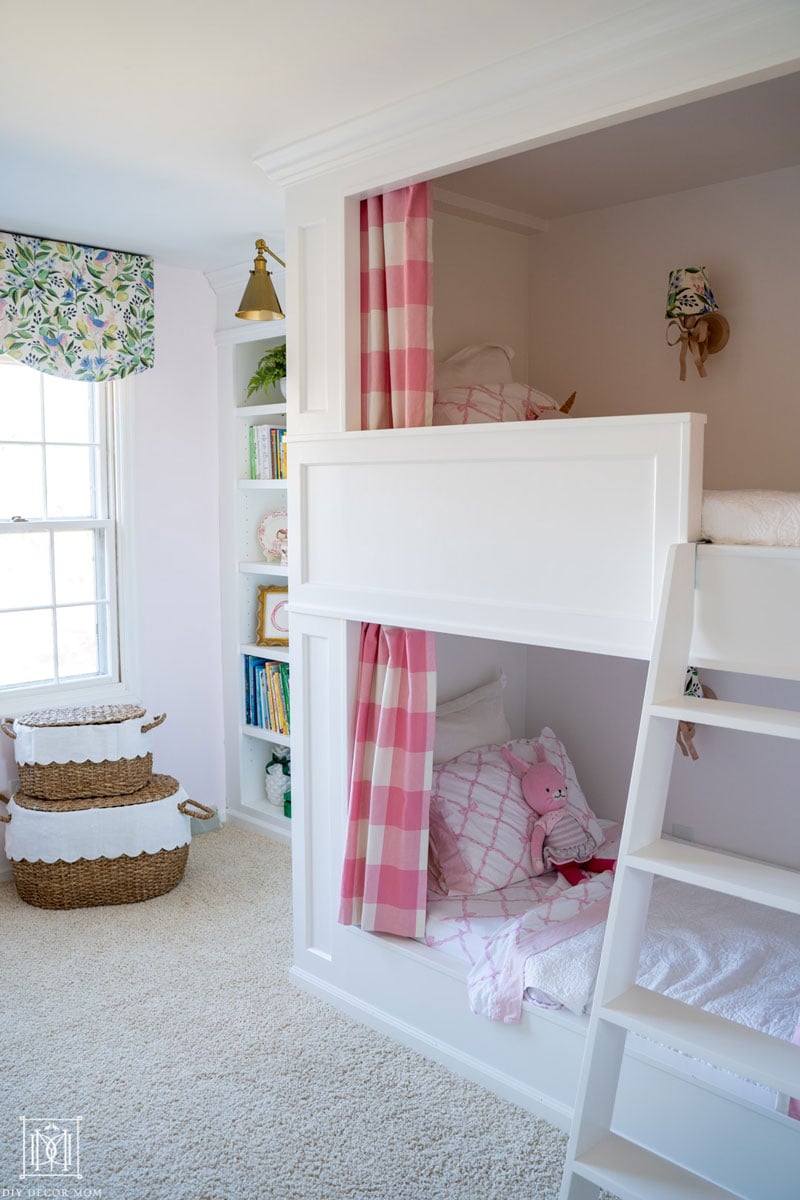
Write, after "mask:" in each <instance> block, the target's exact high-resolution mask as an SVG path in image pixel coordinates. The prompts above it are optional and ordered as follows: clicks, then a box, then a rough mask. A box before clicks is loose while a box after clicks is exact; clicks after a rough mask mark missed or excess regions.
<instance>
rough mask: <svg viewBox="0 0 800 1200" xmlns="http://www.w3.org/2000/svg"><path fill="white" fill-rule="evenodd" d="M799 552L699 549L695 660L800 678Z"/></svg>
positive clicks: (758, 548) (700, 663)
mask: <svg viewBox="0 0 800 1200" xmlns="http://www.w3.org/2000/svg"><path fill="white" fill-rule="evenodd" d="M798 613H800V550H787V549H780V548H772V547H762V546H698V548H697V590H696V601H695V625H694V636H693V639H692V648H691V661H692V662H693V663H696V664H697V666H700V667H718V668H722V669H727V670H731V671H740V672H742V673H743V674H751V675H771V676H773V677H775V678H776V679H800V638H797V637H796V636H787V633H788V631H793V630H795V629H796V626H797V614H798Z"/></svg>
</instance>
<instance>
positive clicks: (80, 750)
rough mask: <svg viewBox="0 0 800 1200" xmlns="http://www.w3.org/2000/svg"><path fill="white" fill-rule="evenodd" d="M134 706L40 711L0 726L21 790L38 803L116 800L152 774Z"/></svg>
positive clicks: (145, 727)
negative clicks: (10, 748) (86, 798)
mask: <svg viewBox="0 0 800 1200" xmlns="http://www.w3.org/2000/svg"><path fill="white" fill-rule="evenodd" d="M145 717H146V711H145V709H144V708H142V707H140V706H139V705H136V704H105V705H84V706H77V707H72V708H50V709H41V710H39V711H37V712H29V713H24V714H23V715H22V716H19V717H17V718H16V719H15V720H14V721H13V722H12V721H11V720H10V719H9V721H7V722H4V723H3V725H2V728H3V730H4V732H5V733H6V734H7V735H8V736H9V737H13V738H14V756H15V758H16V762H17V767H18V770H19V779H20V785H21V788H22V791H23V792H24V793H25V794H27V795H29V796H38V797H39V798H40V799H42V800H70V799H73V798H77V797H81V796H122V795H127V794H129V793H131V792H135V791H137V790H138V789H139V788H142V787H144V786H145V785H146V784H147V783H148V781H149V780H150V778H151V776H152V772H153V754H152V749H151V738H150V730H151V729H152V728H155V725H157V724H160V723H161V721H162V720H163V719H164V718H163V717H161V718H157V719H156V721H155V722H150V723H149V724H143V720H144V718H145Z"/></svg>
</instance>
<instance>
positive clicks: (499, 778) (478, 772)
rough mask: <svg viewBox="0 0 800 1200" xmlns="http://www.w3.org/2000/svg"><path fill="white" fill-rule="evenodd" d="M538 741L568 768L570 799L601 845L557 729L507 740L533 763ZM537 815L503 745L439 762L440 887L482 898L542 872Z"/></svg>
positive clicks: (435, 819) (434, 829)
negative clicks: (535, 854)
mask: <svg viewBox="0 0 800 1200" xmlns="http://www.w3.org/2000/svg"><path fill="white" fill-rule="evenodd" d="M536 741H539V742H540V743H541V745H542V746H543V747H544V751H545V754H546V755H547V758H548V759H549V761H550V762H552V763H553V765H554V766H556V767H558V769H559V770H560V771H562V772H563V774H564V777H565V779H566V781H567V790H568V794H569V802H570V804H571V805H574V806H575V807H576V808H582V809H584V810H585V811H586V813H587V814H588V816H589V825H590V829H591V830H592V831H593V832H596V834H597V837H598V845H599V843H600V842H602V840H603V832H602V829H601V828H600V826H599V824H598V823H597V819H596V817H595V816H594V813H592V811H591V809H590V808H589V806H588V804H587V803H586V797H585V796H584V794H583V792H582V791H581V788H580V785H579V784H578V780H577V778H576V776H575V768H574V767H573V765H572V763H571V762H570V760H569V757H568V755H567V752H566V750H565V749H564V745H563V743H562V742H561V741H559V739H558V738H557V737H556V735H555V734H554V733H553V731H552V729H547V728H545V729H543V730H542V732H541V734H540V736H539V738H538V739H536V740H533V739H529V738H522V739H518V740H515V741H511V742H508V743H506V744H507V745H508V747H509V749H510V750H511V751H512V752H513V753H514V754H515V755H516V757H517V758H520V759H522V760H523V761H525V762H531V763H533V762H535V761H536V749H535V747H536ZM534 819H535V818H534V815H533V812H532V811H531V809H530V808H528V805H527V804H526V803H525V801H524V799H523V798H522V787H521V784H520V778H519V776H518V775H516V774H515V773H514V772H513V771H512V770H511V768H510V767H509V765H508V763H507V762H506V760H505V758H504V757H503V755H502V752H501V747H500V746H480V747H478V748H477V749H476V750H467V751H466V752H465V753H464V754H459V756H458V758H453V759H451V760H450V762H447V763H442V765H441V766H439V767H434V769H433V784H432V787H431V814H430V836H431V840H432V842H433V844H434V850H435V857H436V859H437V860H438V875H439V878H438V880H437V882H438V884H439V889H441V890H442V891H447V892H448V893H449V894H450V895H451V896H478V895H480V894H481V893H482V892H493V891H496V890H497V889H498V888H502V887H507V886H508V885H509V884H511V883H518V882H519V881H520V880H523V879H530V878H531V877H532V876H533V875H534V874H535V872H534V869H533V863H532V862H531V849H530V838H531V829H532V827H533V822H534ZM595 826H596V831H595ZM439 889H437V890H439Z"/></svg>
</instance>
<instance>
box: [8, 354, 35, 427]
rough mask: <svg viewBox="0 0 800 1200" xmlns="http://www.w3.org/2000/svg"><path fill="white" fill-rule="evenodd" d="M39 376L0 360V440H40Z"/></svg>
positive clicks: (24, 368)
mask: <svg viewBox="0 0 800 1200" xmlns="http://www.w3.org/2000/svg"><path fill="white" fill-rule="evenodd" d="M40 380H41V375H40V374H39V373H38V371H32V370H31V368H30V367H23V366H21V365H19V364H17V363H14V364H13V365H12V364H10V363H9V362H8V361H7V360H6V361H5V362H3V363H0V441H2V442H39V441H41V440H42V406H41V404H40V401H39V384H40Z"/></svg>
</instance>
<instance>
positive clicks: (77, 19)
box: [0, 0, 642, 270]
mask: <svg viewBox="0 0 800 1200" xmlns="http://www.w3.org/2000/svg"><path fill="white" fill-rule="evenodd" d="M641 5H642V0H491V3H490V2H489V0H402V3H400V0H280V2H278V0H225V3H222V2H221V0H136V3H125V2H124V0H123V2H118V3H116V4H109V3H108V0H70V2H69V3H55V0H24V2H22V0H0V18H2V30H3V55H2V68H1V69H0V228H3V229H8V230H14V231H17V232H27V233H34V234H40V235H44V236H54V237H63V238H67V239H69V240H73V241H82V242H88V243H92V244H95V245H103V246H109V247H114V248H121V249H130V250H136V251H140V252H145V253H150V254H153V255H154V256H155V257H156V258H158V259H159V260H161V261H164V262H168V263H173V264H176V265H182V266H190V267H198V268H201V269H204V270H207V269H213V268H215V267H220V266H225V265H228V264H232V263H239V262H242V261H243V260H245V259H246V258H248V257H250V256H251V254H252V243H253V240H254V239H255V237H257V236H265V237H267V239H268V240H270V241H271V242H272V243H273V244H275V245H276V246H279V245H280V242H281V231H282V227H283V203H282V198H281V194H280V191H279V189H277V188H276V187H274V186H273V185H271V184H270V183H269V181H268V180H267V179H266V177H265V176H264V175H263V173H262V172H261V171H260V170H259V169H258V168H257V167H256V166H254V165H253V162H252V159H253V156H254V155H256V154H257V153H260V152H264V151H266V150H269V149H274V148H276V147H279V146H283V145H286V144H288V143H290V142H292V141H295V140H297V139H299V138H301V137H305V136H307V135H309V134H312V133H317V132H320V131H322V130H324V129H328V128H331V127H332V126H334V125H336V124H337V123H340V122H341V121H344V120H347V119H350V118H352V117H355V116H359V115H361V114H363V113H366V112H369V111H371V110H373V109H375V108H378V107H380V106H382V105H385V104H389V103H391V102H393V101H395V100H399V99H402V98H404V97H407V96H410V95H413V94H414V93H416V92H419V91H422V90H424V89H426V88H430V87H434V86H435V85H436V84H438V83H441V82H444V81H446V80H448V79H452V78H457V77H458V76H461V75H464V74H466V73H468V72H470V71H473V70H477V69H478V68H480V67H482V66H486V65H488V64H490V63H494V62H499V61H501V60H503V59H505V58H509V57H511V56H512V55H514V54H517V53H519V52H520V51H522V50H523V49H526V48H529V47H531V46H534V45H537V44H541V43H544V42H547V41H549V40H551V39H553V38H556V37H559V36H562V35H565V34H569V33H571V32H573V31H574V30H576V29H578V28H582V27H585V26H589V25H591V24H593V23H594V22H596V21H599V20H602V19H605V18H608V17H610V16H613V15H615V14H619V13H624V12H628V11H631V10H633V9H636V8H639V7H641Z"/></svg>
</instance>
